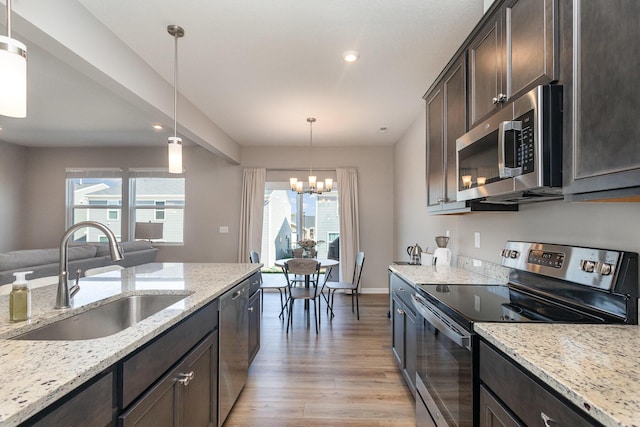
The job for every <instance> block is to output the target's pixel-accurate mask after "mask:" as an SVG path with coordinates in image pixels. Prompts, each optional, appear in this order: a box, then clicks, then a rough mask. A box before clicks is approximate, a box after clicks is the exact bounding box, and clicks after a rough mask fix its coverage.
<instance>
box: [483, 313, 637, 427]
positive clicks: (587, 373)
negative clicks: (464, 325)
mask: <svg viewBox="0 0 640 427" xmlns="http://www.w3.org/2000/svg"><path fill="white" fill-rule="evenodd" d="M474 327H475V330H476V331H477V332H478V334H480V336H482V337H484V338H485V339H486V340H487V341H489V342H490V343H491V344H493V345H495V346H496V347H497V348H499V349H500V350H502V351H503V352H504V353H506V354H507V355H508V356H510V357H511V358H513V360H515V361H516V362H517V363H519V364H520V365H522V366H523V367H524V368H526V369H528V370H529V371H530V372H531V373H533V374H534V375H535V376H537V377H538V378H540V379H541V380H542V381H543V382H545V383H546V384H548V385H549V386H550V387H551V388H553V389H555V390H556V391H557V392H559V393H560V394H561V395H563V396H565V397H566V398H567V399H569V400H570V401H571V402H573V403H574V404H575V405H576V406H577V407H578V408H581V409H582V410H583V411H584V412H585V413H587V414H589V415H590V416H591V417H593V418H595V419H596V420H597V421H599V422H601V423H602V424H604V425H606V426H638V425H640V357H639V356H638V349H639V348H640V326H637V325H575V324H573V325H566V324H564V325H561V324H531V323H476V324H475V325H474ZM587 407H588V408H590V409H589V410H587V409H586V408H587Z"/></svg>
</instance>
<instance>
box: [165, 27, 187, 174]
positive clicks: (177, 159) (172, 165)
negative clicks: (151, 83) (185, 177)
mask: <svg viewBox="0 0 640 427" xmlns="http://www.w3.org/2000/svg"><path fill="white" fill-rule="evenodd" d="M167 32H168V33H169V34H171V36H172V37H173V38H174V41H175V51H174V62H173V136H170V137H169V140H168V143H167V146H168V148H169V173H182V138H180V137H178V39H179V38H180V37H183V36H184V28H182V27H180V26H178V25H169V26H168V27H167Z"/></svg>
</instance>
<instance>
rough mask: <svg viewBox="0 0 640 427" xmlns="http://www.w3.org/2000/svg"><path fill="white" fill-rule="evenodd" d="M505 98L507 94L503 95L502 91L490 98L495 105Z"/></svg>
mask: <svg viewBox="0 0 640 427" xmlns="http://www.w3.org/2000/svg"><path fill="white" fill-rule="evenodd" d="M506 100H507V95H505V94H504V93H499V94H498V96H495V97H493V98H491V102H492V103H493V104H494V105H496V104H502V103H503V102H505V101H506Z"/></svg>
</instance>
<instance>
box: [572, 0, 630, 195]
mask: <svg viewBox="0 0 640 427" xmlns="http://www.w3.org/2000/svg"><path fill="white" fill-rule="evenodd" d="M562 17H563V23H562V47H563V52H564V53H563V56H562V60H563V70H562V74H563V75H562V80H561V83H562V84H563V85H565V87H567V88H571V91H567V90H565V93H566V95H565V120H564V123H565V127H564V144H565V145H564V150H565V154H568V155H565V158H564V181H565V182H564V192H565V198H566V199H567V200H598V199H602V200H607V199H619V200H622V201H640V126H638V124H637V120H638V114H639V113H640V79H638V70H640V1H638V0H608V1H592V0H586V1H585V0H583V1H580V0H573V1H571V0H564V1H563V3H562ZM571 53H572V54H571ZM565 63H566V66H565ZM567 98H569V99H567Z"/></svg>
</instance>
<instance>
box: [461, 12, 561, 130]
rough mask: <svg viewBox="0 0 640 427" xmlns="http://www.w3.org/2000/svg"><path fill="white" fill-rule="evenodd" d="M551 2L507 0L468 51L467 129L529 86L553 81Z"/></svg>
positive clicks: (554, 43) (554, 31)
mask: <svg viewBox="0 0 640 427" xmlns="http://www.w3.org/2000/svg"><path fill="white" fill-rule="evenodd" d="M557 22H558V7H557V4H556V1H554V0H507V1H505V2H504V3H503V4H502V5H501V6H500V7H499V8H498V9H496V10H495V11H493V13H491V14H490V15H489V17H488V18H487V19H486V20H485V21H484V22H483V24H482V26H481V27H480V29H479V31H478V32H477V34H476V35H475V37H474V38H473V39H472V40H471V43H470V45H469V47H468V57H469V115H470V117H469V120H470V122H469V125H470V126H469V127H473V126H474V125H476V124H477V123H478V122H479V121H481V120H482V119H484V118H486V117H487V116H489V115H490V114H491V113H493V112H494V111H496V110H497V109H500V108H501V107H502V105H503V104H504V103H506V102H507V101H509V99H511V98H512V97H516V96H518V95H519V94H522V93H524V92H526V91H528V90H529V89H531V88H533V87H534V86H537V85H540V84H546V83H550V82H552V81H555V80H558V66H557V64H558V59H557V57H558V48H557V46H558V31H557Z"/></svg>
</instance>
